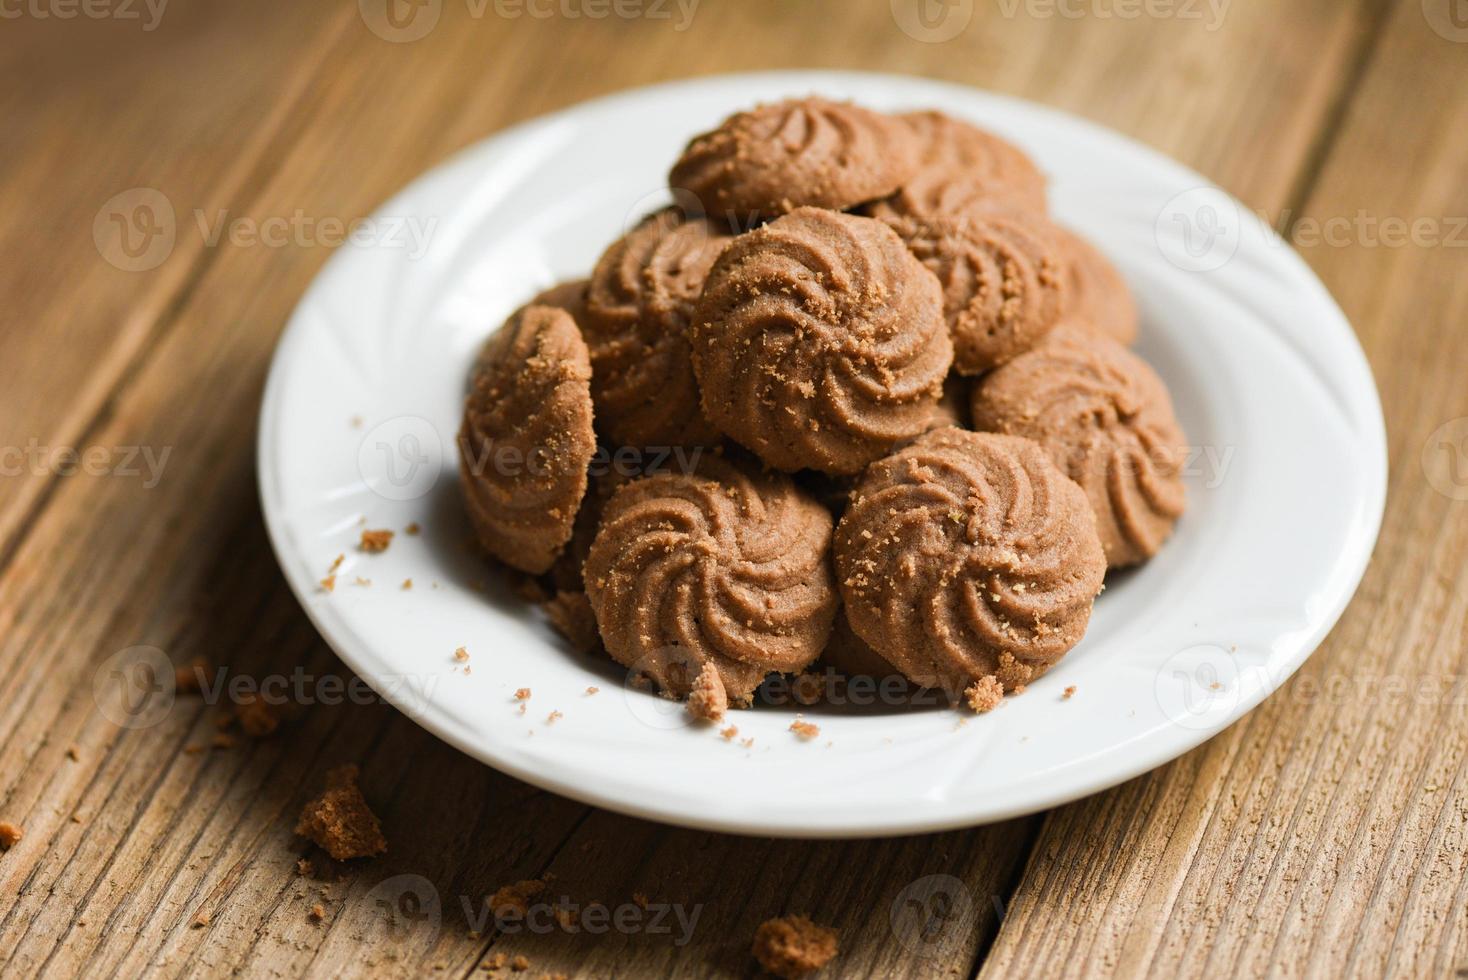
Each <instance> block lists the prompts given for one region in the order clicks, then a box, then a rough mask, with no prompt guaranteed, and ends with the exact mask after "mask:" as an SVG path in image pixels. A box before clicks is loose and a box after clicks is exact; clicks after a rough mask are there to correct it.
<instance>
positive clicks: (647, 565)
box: [586, 453, 839, 704]
mask: <svg viewBox="0 0 1468 980" xmlns="http://www.w3.org/2000/svg"><path fill="white" fill-rule="evenodd" d="M831 523H832V522H831V515H830V514H829V513H828V512H827V511H826V509H825V508H824V507H822V506H821V505H820V504H818V503H817V502H816V501H814V500H813V499H811V498H810V497H809V496H807V495H806V494H805V493H803V492H801V491H800V490H798V489H797V488H796V486H795V484H794V483H793V482H792V481H791V480H790V478H789V477H787V476H784V475H783V474H779V473H773V472H770V471H763V472H762V471H761V470H760V469H759V468H758V467H757V466H756V465H754V463H753V462H752V461H745V460H733V459H730V458H728V457H725V456H722V455H715V454H712V453H708V454H705V455H704V456H703V457H702V458H701V459H700V460H699V463H698V466H697V467H696V469H695V471H694V472H692V473H689V474H682V473H664V474H659V475H657V476H651V477H647V478H646V479H642V480H637V481H635V482H633V483H629V484H627V485H626V486H624V487H622V488H621V489H619V490H618V491H617V492H616V493H615V494H614V495H613V496H612V499H611V501H609V502H608V504H607V507H606V511H605V512H604V514H603V516H602V525H601V530H600V531H598V532H597V535H596V540H595V541H594V542H593V543H592V546H591V555H590V557H588V558H587V560H586V591H587V595H588V596H589V597H590V599H591V605H592V608H593V609H594V610H595V612H596V621H597V624H598V625H599V626H600V628H601V635H602V640H603V641H604V642H605V644H606V648H607V651H608V652H609V653H610V654H611V655H612V657H613V658H614V659H615V660H616V661H617V662H618V663H620V664H622V665H623V666H626V667H628V668H631V669H633V670H637V671H641V672H643V673H645V674H648V675H649V676H651V677H652V678H653V679H654V680H655V681H656V682H657V683H658V685H659V686H660V687H661V688H663V690H665V691H667V692H669V693H672V694H676V695H678V696H680V697H685V696H687V695H688V693H689V692H690V691H691V689H692V685H693V683H694V681H695V679H696V678H697V677H698V675H699V673H700V672H701V671H702V670H703V667H704V665H705V664H709V663H711V664H713V666H714V667H715V669H717V670H718V672H719V677H720V678H721V679H722V681H723V684H724V688H725V690H726V692H727V695H728V700H729V702H730V703H732V704H746V703H748V702H749V700H750V697H751V696H752V694H753V692H754V690H755V688H757V687H758V686H759V684H760V682H761V681H762V680H763V679H764V677H765V676H766V675H767V674H769V673H770V672H772V671H779V672H787V671H798V670H801V669H803V668H804V667H806V666H807V665H808V664H810V663H811V661H813V660H815V659H816V657H817V656H818V655H819V654H820V652H821V649H822V648H823V647H824V646H825V644H826V640H827V638H828V637H829V636H830V633H831V621H832V619H833V618H834V617H835V614H836V608H837V604H838V601H839V600H838V599H837V596H836V587H835V583H834V581H833V579H832V574H831V568H830V558H829V555H828V552H829V549H830V544H831Z"/></svg>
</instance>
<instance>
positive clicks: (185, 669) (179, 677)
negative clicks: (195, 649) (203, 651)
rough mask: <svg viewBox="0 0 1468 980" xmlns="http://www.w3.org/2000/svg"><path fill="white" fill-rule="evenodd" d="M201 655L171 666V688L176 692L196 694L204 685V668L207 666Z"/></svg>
mask: <svg viewBox="0 0 1468 980" xmlns="http://www.w3.org/2000/svg"><path fill="white" fill-rule="evenodd" d="M208 666H209V665H208V663H207V662H205V660H204V658H203V657H195V658H194V659H192V660H190V661H189V662H188V663H186V664H181V665H179V666H177V667H175V668H173V690H174V691H175V693H178V694H198V693H199V691H200V690H202V689H203V686H204V669H205V668H206V667H208Z"/></svg>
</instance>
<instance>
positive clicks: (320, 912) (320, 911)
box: [311, 902, 326, 922]
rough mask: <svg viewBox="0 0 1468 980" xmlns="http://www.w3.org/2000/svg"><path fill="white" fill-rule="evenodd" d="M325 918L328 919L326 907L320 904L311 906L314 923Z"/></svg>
mask: <svg viewBox="0 0 1468 980" xmlns="http://www.w3.org/2000/svg"><path fill="white" fill-rule="evenodd" d="M324 918H326V908H325V906H323V905H322V904H321V903H320V902H317V903H316V904H315V905H313V906H311V921H312V922H320V921H321V920H322V919H324Z"/></svg>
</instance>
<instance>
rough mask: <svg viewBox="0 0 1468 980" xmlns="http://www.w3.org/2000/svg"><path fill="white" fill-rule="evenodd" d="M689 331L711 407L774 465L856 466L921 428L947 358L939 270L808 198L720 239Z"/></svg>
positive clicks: (884, 231)
mask: <svg viewBox="0 0 1468 980" xmlns="http://www.w3.org/2000/svg"><path fill="white" fill-rule="evenodd" d="M691 337H692V341H693V367H694V371H695V372H696V373H697V375H698V383H699V387H700V388H701V389H702V392H703V406H704V411H705V413H706V414H707V415H708V417H709V419H711V420H712V421H713V423H714V424H715V425H716V426H718V427H719V428H720V429H721V430H722V431H723V432H724V433H725V434H726V435H728V436H729V437H730V438H732V439H734V440H736V441H738V442H740V443H742V444H743V445H745V446H748V447H749V448H750V449H753V450H754V451H755V452H756V453H758V454H759V456H760V458H762V459H763V460H764V461H765V462H767V463H769V464H770V465H771V466H774V467H776V468H778V469H782V470H798V469H802V468H805V467H810V468H813V469H818V470H821V471H823V472H826V473H832V474H842V473H857V472H859V471H860V470H861V469H862V467H864V466H865V465H866V464H867V463H869V462H871V461H872V460H874V459H878V458H880V457H881V456H883V455H885V454H886V453H887V451H888V450H890V449H891V448H892V447H893V446H895V445H898V444H900V443H902V442H905V441H906V440H908V439H911V438H913V437H914V436H916V435H917V434H918V433H920V432H923V431H924V430H925V429H926V428H927V427H928V422H929V420H930V419H931V417H932V413H933V410H934V406H935V405H936V403H937V402H938V399H939V397H940V395H941V394H942V390H943V379H944V377H945V376H946V375H947V373H948V367H949V364H950V362H951V361H952V358H953V347H952V343H951V342H950V340H949V337H948V329H947V327H946V325H945V323H944V320H943V307H942V294H941V292H940V290H939V288H938V283H937V281H936V280H935V279H934V278H933V276H932V274H931V273H929V272H928V271H927V270H926V269H924V268H923V266H922V265H921V264H920V263H919V262H918V261H917V260H916V259H915V258H913V256H912V253H910V252H909V251H908V250H907V248H905V247H904V246H903V243H902V241H901V240H900V239H899V238H898V237H897V236H896V235H895V234H894V233H893V232H892V231H891V229H889V228H888V227H886V226H885V225H884V224H882V223H881V222H879V221H874V220H872V219H870V218H861V217H856V216H854V215H849V214H840V213H838V212H835V211H824V210H820V209H816V208H801V209H799V210H797V211H794V212H792V213H790V214H788V215H786V216H785V217H783V218H780V219H778V220H776V221H772V222H771V223H770V224H768V225H765V226H764V227H762V228H760V229H757V230H756V231H752V232H750V233H748V234H746V235H741V236H739V237H738V238H736V239H735V240H734V241H733V242H732V243H731V244H730V245H729V247H728V248H727V249H725V250H724V253H723V254H722V255H721V256H719V260H718V262H717V263H715V265H714V268H713V271H712V272H710V273H709V277H708V282H707V283H706V284H705V286H704V291H703V297H702V298H701V299H700V300H699V303H698V308H697V311H696V312H695V315H694V320H693V327H692V331H691Z"/></svg>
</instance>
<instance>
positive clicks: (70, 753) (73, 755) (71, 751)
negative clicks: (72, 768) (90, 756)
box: [66, 745, 81, 762]
mask: <svg viewBox="0 0 1468 980" xmlns="http://www.w3.org/2000/svg"><path fill="white" fill-rule="evenodd" d="M66 757H67V758H68V759H70V760H71V761H72V762H78V761H80V760H81V756H80V755H78V754H77V751H76V746H75V745H72V746H68V747H67V750H66Z"/></svg>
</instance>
